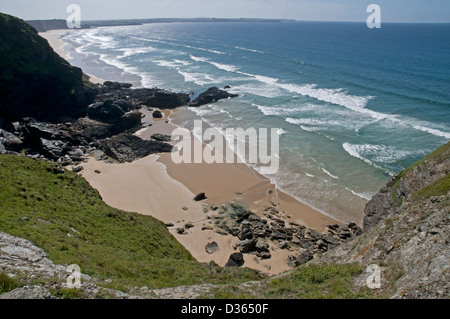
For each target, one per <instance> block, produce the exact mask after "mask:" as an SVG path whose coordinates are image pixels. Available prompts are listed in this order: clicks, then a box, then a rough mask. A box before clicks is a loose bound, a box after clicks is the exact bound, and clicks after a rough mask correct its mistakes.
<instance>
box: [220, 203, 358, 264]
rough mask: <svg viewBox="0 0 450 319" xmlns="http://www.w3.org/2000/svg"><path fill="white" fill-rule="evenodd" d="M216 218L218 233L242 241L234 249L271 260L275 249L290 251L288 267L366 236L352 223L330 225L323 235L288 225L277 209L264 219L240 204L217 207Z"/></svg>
mask: <svg viewBox="0 0 450 319" xmlns="http://www.w3.org/2000/svg"><path fill="white" fill-rule="evenodd" d="M214 219H215V224H216V227H217V228H218V230H217V232H218V233H223V234H231V235H232V236H235V237H237V238H239V241H238V242H237V243H236V245H235V246H234V248H235V249H236V250H238V251H239V252H240V253H244V254H253V255H256V256H257V257H258V258H260V259H269V258H271V257H272V254H271V251H272V250H273V248H274V247H275V248H276V249H285V250H289V251H292V255H290V258H289V261H288V265H289V266H292V267H297V266H299V265H301V264H303V263H306V262H308V261H309V260H310V259H312V258H315V257H317V256H320V255H321V254H323V253H324V252H326V251H328V250H332V249H335V248H336V247H338V246H339V245H341V244H342V243H343V242H345V241H346V240H348V239H351V238H355V237H356V236H359V235H360V234H361V233H362V229H361V228H360V227H358V226H357V225H356V224H355V223H350V224H348V225H338V224H334V225H328V226H327V232H326V233H324V234H321V233H319V232H318V231H316V230H314V229H309V228H307V227H305V226H302V225H298V224H296V223H290V222H288V221H287V220H286V219H285V217H284V216H282V214H281V213H280V212H279V211H278V210H277V209H276V208H275V207H267V208H266V209H265V212H264V217H260V216H258V215H256V214H255V213H253V212H252V211H250V210H248V209H246V208H244V207H242V206H240V205H238V204H236V203H229V204H227V205H221V206H220V207H219V208H217V216H215V218H214ZM306 257H308V258H306ZM309 257H311V258H309Z"/></svg>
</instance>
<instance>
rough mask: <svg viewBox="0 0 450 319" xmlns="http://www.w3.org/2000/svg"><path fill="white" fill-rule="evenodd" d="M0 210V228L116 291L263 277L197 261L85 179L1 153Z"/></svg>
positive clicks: (152, 222) (159, 227)
mask: <svg viewBox="0 0 450 319" xmlns="http://www.w3.org/2000/svg"><path fill="white" fill-rule="evenodd" d="M0 212H1V213H0V231H3V232H5V233H8V234H11V235H14V236H19V237H22V238H25V239H28V240H30V241H32V242H33V243H34V244H35V245H36V246H38V247H40V248H42V249H44V251H45V252H46V253H47V254H48V256H49V258H50V259H51V260H52V261H53V262H54V263H55V264H66V265H69V264H78V265H79V266H80V267H81V271H82V272H83V273H86V274H88V275H91V276H93V277H95V278H98V279H99V280H104V279H108V278H110V279H112V281H111V283H110V284H109V285H108V287H111V288H116V289H119V290H126V287H127V286H147V287H149V288H160V287H168V286H180V285H191V284H201V283H216V284H222V283H239V282H244V281H248V280H255V279H260V278H261V277H260V275H259V274H258V273H257V272H255V271H252V270H249V269H245V268H242V269H235V268H234V269H230V268H221V267H218V266H217V265H214V264H200V263H198V262H197V261H196V260H195V259H194V258H193V257H192V256H191V254H190V253H189V252H188V251H187V250H186V249H185V248H184V247H183V246H182V245H181V244H180V243H178V242H177V240H176V239H175V238H174V237H173V236H172V235H171V234H170V233H169V231H168V230H167V228H166V227H165V225H164V224H163V223H162V222H160V221H158V220H156V219H154V218H152V217H150V216H144V215H139V214H137V213H129V212H124V211H121V210H118V209H114V208H111V207H109V206H108V205H106V204H105V203H104V202H103V201H102V200H101V197H100V195H99V194H98V192H97V191H96V190H94V189H93V188H92V187H91V186H90V185H89V184H88V182H87V181H86V180H85V179H84V178H82V177H80V176H78V175H77V174H75V173H73V172H69V171H61V168H59V167H58V166H56V165H55V164H52V163H48V162H44V161H38V160H32V159H29V158H26V157H22V156H9V155H3V156H0Z"/></svg>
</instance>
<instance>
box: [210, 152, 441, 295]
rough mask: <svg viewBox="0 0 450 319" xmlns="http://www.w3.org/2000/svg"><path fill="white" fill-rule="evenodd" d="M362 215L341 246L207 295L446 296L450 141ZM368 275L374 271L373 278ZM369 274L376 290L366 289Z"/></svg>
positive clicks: (399, 177)
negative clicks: (360, 225)
mask: <svg viewBox="0 0 450 319" xmlns="http://www.w3.org/2000/svg"><path fill="white" fill-rule="evenodd" d="M365 212H366V216H365V220H364V226H365V227H364V228H365V231H364V232H363V233H362V234H361V235H359V236H356V237H353V238H352V239H350V240H347V241H345V242H344V243H342V244H341V245H340V246H339V247H337V248H335V249H333V250H329V251H328V252H326V253H324V254H322V255H321V256H319V257H318V258H315V259H313V260H311V261H310V262H308V263H306V264H304V265H302V266H300V267H298V268H296V269H295V270H293V271H290V272H287V273H284V274H282V275H280V276H277V277H275V278H270V279H267V280H263V281H260V282H257V283H253V284H246V285H240V286H238V287H220V288H216V289H215V290H213V291H211V292H210V294H211V295H212V296H214V297H217V298H236V297H237V298H242V297H248V296H251V297H252V298H404V299H405V298H411V299H417V298H420V299H423V298H427V299H431V298H433V299H434V298H442V299H447V298H449V296H450V271H449V270H450V269H449V261H450V249H449V238H450V227H449V226H450V215H449V214H450V143H447V144H446V145H443V146H442V147H440V148H438V149H437V150H436V151H434V152H433V153H431V154H430V155H428V156H426V157H425V158H424V159H422V160H420V161H419V162H417V163H415V164H413V165H412V166H410V167H408V168H407V169H405V170H403V171H401V172H400V173H399V174H397V175H396V176H394V177H393V178H392V180H391V181H389V182H388V183H387V185H386V186H385V187H383V188H382V189H381V190H380V192H379V193H378V194H376V195H375V196H374V197H373V198H372V200H371V201H370V202H369V203H368V204H367V206H366V209H365ZM370 265H372V266H371V267H369V266H370ZM373 265H375V266H373ZM373 269H379V273H378V274H379V276H378V275H377V274H375V273H374V272H373ZM374 275H377V276H378V278H379V281H378V280H376V281H375V283H379V287H372V288H369V287H368V285H367V283H368V281H369V283H373V281H372V280H373V278H375V277H374Z"/></svg>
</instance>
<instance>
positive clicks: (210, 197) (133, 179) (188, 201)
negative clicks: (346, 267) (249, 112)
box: [41, 30, 340, 275]
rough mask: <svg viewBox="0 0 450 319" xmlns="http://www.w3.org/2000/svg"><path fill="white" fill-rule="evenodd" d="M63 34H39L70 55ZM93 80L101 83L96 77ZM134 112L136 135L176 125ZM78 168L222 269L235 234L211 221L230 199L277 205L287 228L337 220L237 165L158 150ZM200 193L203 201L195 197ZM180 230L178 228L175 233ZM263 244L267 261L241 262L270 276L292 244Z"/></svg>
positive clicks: (109, 199) (252, 205) (123, 205)
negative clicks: (176, 157) (183, 159)
mask: <svg viewBox="0 0 450 319" xmlns="http://www.w3.org/2000/svg"><path fill="white" fill-rule="evenodd" d="M65 32H70V31H68V30H56V31H49V32H46V33H44V34H41V35H43V36H45V37H46V39H47V40H48V41H49V43H50V45H52V47H53V48H54V50H55V51H56V52H58V53H59V54H60V55H61V56H63V57H68V58H70V53H69V52H67V51H64V50H63V48H64V45H65V43H64V41H62V40H61V39H60V38H59V37H60V36H61V35H63V34H65ZM94 79H96V80H97V82H100V83H101V82H102V80H101V79H99V78H94ZM91 80H92V78H91ZM141 112H142V113H143V114H144V117H143V120H142V122H143V124H146V125H150V124H151V125H150V126H149V127H144V128H143V129H141V130H140V131H138V132H137V133H135V135H138V136H140V137H141V138H144V139H146V138H150V136H151V135H152V134H155V133H161V134H167V135H170V133H171V132H172V130H173V129H174V128H176V126H174V125H172V124H171V119H172V118H173V117H174V116H176V115H177V110H170V111H168V110H161V112H162V113H163V115H164V117H163V118H162V119H153V118H152V117H151V111H150V110H148V109H147V108H143V109H142V110H141ZM82 165H83V168H84V169H83V171H82V172H81V173H80V174H81V175H82V176H83V177H84V178H86V180H87V181H88V182H89V183H90V184H91V185H92V186H93V187H94V188H95V189H97V190H98V191H99V193H100V195H101V196H102V198H103V200H104V201H105V202H106V203H107V204H108V205H110V206H112V207H115V208H119V209H123V210H126V211H132V212H137V213H140V214H144V215H150V216H153V217H155V218H157V219H159V220H161V221H162V222H164V223H166V224H167V225H168V229H169V230H170V232H171V233H172V234H173V235H174V236H175V238H176V239H177V240H178V241H179V242H180V243H181V244H182V245H183V246H184V247H185V248H186V249H187V250H188V251H189V252H190V253H191V254H192V255H193V257H194V258H196V259H197V260H198V261H199V262H210V261H214V262H216V263H217V264H218V265H220V266H224V265H225V264H226V262H227V260H228V258H229V257H230V255H231V254H232V253H235V252H238V250H236V249H235V248H234V247H233V246H234V245H235V244H237V242H238V241H239V239H238V238H237V237H235V236H232V235H231V234H224V233H223V232H220V231H219V232H218V231H217V230H218V228H217V227H215V225H214V217H215V216H217V214H218V213H217V211H216V210H215V209H214V207H218V206H221V205H224V204H227V203H230V202H233V203H238V204H239V205H242V206H243V207H246V208H247V209H250V210H251V211H252V212H254V213H255V214H256V215H258V216H259V217H264V216H266V215H265V214H266V213H265V212H266V211H267V210H268V209H271V208H273V209H276V210H277V211H278V212H279V215H277V218H279V219H281V220H283V221H285V222H286V224H287V225H288V224H289V223H294V224H299V225H303V226H306V227H308V228H311V229H315V230H317V231H319V232H323V231H324V230H325V226H326V225H329V224H336V223H340V222H339V221H337V220H335V219H333V218H331V217H328V216H326V215H324V214H322V213H321V212H319V211H317V210H315V209H313V208H311V207H309V206H308V205H305V204H304V203H302V202H300V201H298V200H297V199H295V198H294V197H292V196H290V195H288V194H286V193H284V192H282V191H280V190H279V189H277V188H276V187H275V185H274V184H272V183H271V182H270V180H269V179H268V178H266V177H264V176H262V175H260V174H259V173H258V172H256V171H255V170H254V169H252V168H251V167H249V166H247V165H246V164H243V163H229V164H218V163H213V164H206V163H200V164H191V163H181V164H175V163H174V162H173V161H172V159H171V154H170V153H165V154H154V155H150V156H148V157H145V158H142V159H139V160H137V161H134V162H133V163H123V164H119V163H107V162H104V161H98V160H96V159H95V158H94V157H91V158H90V159H89V161H88V162H87V163H83V164H82ZM201 192H204V193H205V194H206V197H207V198H206V199H205V200H202V201H198V202H197V201H194V197H195V196H196V195H197V194H198V193H201ZM187 225H189V226H188V227H186V226H187ZM179 228H184V229H185V231H184V232H183V233H180V232H179V231H178V230H179ZM212 242H216V243H217V245H218V247H219V250H218V251H216V252H213V253H208V252H207V251H206V250H205V246H206V245H207V244H208V243H212ZM269 245H270V252H271V255H272V257H271V258H270V259H264V260H261V259H259V258H257V257H256V256H255V255H253V254H247V253H246V254H244V261H245V263H244V267H249V268H253V269H257V270H260V271H262V272H264V273H267V274H270V275H274V274H278V273H280V272H283V271H286V270H289V269H291V268H290V267H289V266H288V265H287V261H288V256H289V255H296V254H297V253H298V251H297V250H298V249H297V248H295V247H292V248H287V249H282V248H280V247H278V246H277V245H275V243H273V242H270V243H269Z"/></svg>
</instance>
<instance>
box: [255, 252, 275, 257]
mask: <svg viewBox="0 0 450 319" xmlns="http://www.w3.org/2000/svg"><path fill="white" fill-rule="evenodd" d="M257 256H258V257H259V258H261V259H269V258H272V254H271V253H270V252H269V251H262V252H258V253H257Z"/></svg>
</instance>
